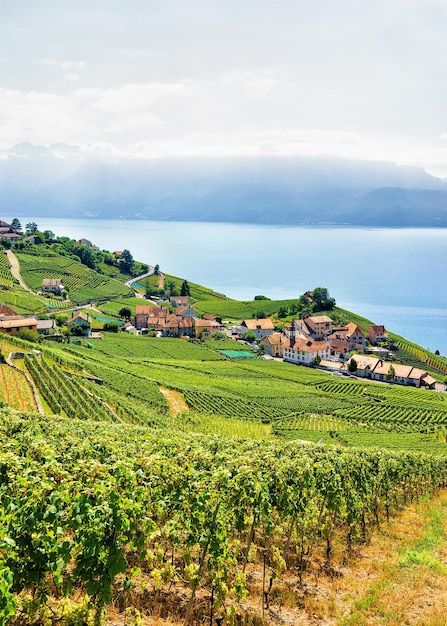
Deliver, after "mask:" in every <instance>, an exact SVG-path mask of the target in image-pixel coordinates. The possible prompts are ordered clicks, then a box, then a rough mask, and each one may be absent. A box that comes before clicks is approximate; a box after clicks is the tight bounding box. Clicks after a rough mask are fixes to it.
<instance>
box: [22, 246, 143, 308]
mask: <svg viewBox="0 0 447 626" xmlns="http://www.w3.org/2000/svg"><path fill="white" fill-rule="evenodd" d="M17 258H18V259H19V262H20V271H21V274H22V278H23V279H24V281H25V282H26V283H27V285H29V287H30V288H31V289H33V291H36V292H37V291H39V290H40V288H41V285H42V279H43V278H60V279H61V280H62V282H63V284H64V286H65V287H66V288H67V290H68V293H69V297H70V300H71V301H72V302H75V303H76V302H84V301H87V300H92V301H94V300H101V299H107V298H112V297H122V296H125V295H132V293H133V291H132V290H131V289H129V288H128V287H126V286H125V285H124V284H123V283H122V282H121V281H120V280H118V279H116V278H109V277H108V276H105V275H103V274H99V273H98V272H96V271H94V270H92V269H90V268H88V267H86V266H85V265H83V264H82V263H80V262H78V261H74V260H73V259H71V258H69V257H64V256H61V255H59V254H56V253H55V252H52V251H51V250H47V249H45V250H40V249H36V250H34V249H33V251H32V254H31V253H30V252H28V251H27V252H17Z"/></svg>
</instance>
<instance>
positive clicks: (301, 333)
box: [239, 315, 436, 389]
mask: <svg viewBox="0 0 447 626" xmlns="http://www.w3.org/2000/svg"><path fill="white" fill-rule="evenodd" d="M332 324H333V322H332V319H331V318H330V317H328V316H327V315H318V316H315V317H312V316H308V317H305V318H304V319H298V320H294V321H293V322H291V324H289V325H288V326H287V327H286V328H285V329H284V331H283V332H281V333H279V332H275V331H274V327H273V323H272V320H270V319H258V320H244V321H243V322H242V324H241V325H240V327H239V328H240V332H242V333H244V332H246V331H248V330H250V331H252V332H253V333H254V334H255V335H256V338H257V339H258V340H259V343H260V345H261V346H262V347H263V349H264V352H265V353H266V354H268V355H270V356H271V357H276V358H281V359H283V360H284V361H287V362H289V363H297V364H300V365H314V364H318V365H319V366H320V367H324V368H326V369H328V370H332V371H339V372H340V373H348V367H347V365H348V360H349V358H350V355H351V354H352V353H353V352H355V353H356V354H355V355H354V357H353V359H354V361H355V365H356V369H355V370H354V373H355V375H356V376H359V377H363V378H370V379H372V380H378V381H387V382H394V383H397V384H401V385H411V386H414V387H427V388H430V389H431V388H433V387H434V386H435V383H436V381H435V379H434V378H433V377H431V376H430V375H429V374H427V372H424V371H423V370H421V369H418V368H416V367H412V366H411V365H402V364H400V363H395V362H390V361H385V360H384V358H383V357H386V356H389V351H388V350H386V349H384V348H379V347H375V346H376V345H377V344H378V343H380V342H383V341H386V340H387V339H388V334H387V332H386V329H385V328H384V326H371V327H370V329H369V332H368V337H365V335H364V333H363V331H362V330H361V328H359V326H357V324H354V323H353V322H349V323H348V324H346V325H345V326H341V327H334V326H333V325H332ZM367 339H368V342H367ZM365 352H369V353H372V354H375V356H367V355H366V354H365ZM378 357H379V358H378Z"/></svg>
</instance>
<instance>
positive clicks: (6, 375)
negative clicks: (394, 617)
mask: <svg viewBox="0 0 447 626" xmlns="http://www.w3.org/2000/svg"><path fill="white" fill-rule="evenodd" d="M222 343H225V342H219V341H214V342H206V343H205V344H196V343H192V342H185V341H182V340H178V339H172V338H151V337H146V336H142V337H139V336H129V335H127V334H125V333H119V334H117V335H115V334H105V335H104V338H103V339H102V340H97V341H95V345H94V349H93V350H92V349H90V348H88V347H87V341H81V342H80V345H75V344H73V343H67V344H57V343H43V344H40V345H39V353H40V354H39V353H38V354H36V353H32V352H31V349H32V348H33V347H34V346H33V344H29V343H27V342H26V341H23V340H20V339H17V338H14V337H8V338H5V340H3V341H2V352H3V354H7V353H8V352H10V351H18V352H25V353H28V356H26V357H25V358H24V359H22V360H21V361H20V365H21V366H22V365H23V368H24V369H25V368H26V370H27V372H28V373H29V375H30V376H31V378H32V380H33V381H34V385H35V387H36V388H37V389H38V391H39V394H40V396H41V399H42V403H43V405H44V408H46V412H47V413H48V415H46V416H36V415H31V414H29V413H27V414H25V412H24V411H32V410H35V406H34V405H33V404H32V395H31V396H30V400H26V396H25V393H24V390H25V388H26V386H27V383H26V381H25V379H24V377H23V375H22V374H21V373H20V372H18V371H17V370H13V368H11V367H10V366H9V365H1V366H0V394H2V395H0V397H3V401H4V402H6V403H7V404H9V405H10V406H11V407H12V408H15V409H17V411H13V410H12V409H9V408H8V407H6V406H0V433H1V434H2V441H3V442H4V445H3V447H2V450H1V451H0V500H1V504H2V506H1V507H0V589H1V590H2V593H3V598H4V600H3V604H2V603H1V602H0V622H1V623H7V620H6V618H7V617H8V618H9V617H11V616H13V615H15V616H16V618H14V619H15V620H16V621H14V619H12V621H11V620H10V623H11V624H14V625H15V624H17V625H19V624H28V623H36V624H38V623H45V624H49V625H51V626H53V625H54V626H56V624H62V625H64V624H70V623H74V622H70V621H69V620H70V619H72V617H70V616H71V615H72V613H71V612H76V611H78V613H79V612H81V613H82V612H83V613H82V614H83V615H84V617H83V618H82V619H83V620H84V623H85V624H93V620H94V616H95V615H96V622H97V624H98V625H99V624H100V622H101V618H102V617H101V616H102V615H103V610H104V608H105V607H106V606H107V605H110V603H113V604H114V606H115V607H120V610H122V611H125V610H126V609H130V608H131V607H132V606H134V603H136V604H138V606H139V607H140V609H141V610H142V611H143V612H145V613H146V614H148V615H149V614H154V612H155V611H158V610H159V609H158V608H157V607H159V606H160V604H163V602H164V603H165V604H166V603H167V602H168V598H171V601H170V604H169V606H170V609H169V610H170V611H171V612H172V615H174V616H175V617H176V618H177V619H178V620H182V621H183V622H184V623H190V624H196V623H202V622H205V620H206V621H207V622H208V623H210V617H211V616H214V618H218V619H220V618H225V621H224V622H223V623H224V624H237V623H239V624H243V623H244V622H243V621H240V620H242V619H245V618H246V619H247V620H248V617H247V616H248V615H249V614H250V611H252V608H250V607H252V606H253V602H255V606H259V603H258V604H256V602H257V600H253V597H252V596H253V594H255V595H256V594H266V595H263V596H262V599H263V601H264V602H263V604H262V607H264V608H262V612H264V611H265V613H266V615H267V614H268V607H269V605H271V606H274V607H278V606H279V605H278V604H275V603H276V602H277V598H278V597H279V594H280V590H281V589H284V588H285V585H286V582H285V581H287V585H289V587H290V589H294V590H295V591H294V592H293V593H298V591H297V590H299V589H302V588H303V585H304V581H305V580H310V578H309V577H311V579H312V580H313V581H315V580H318V576H321V575H322V572H327V573H330V575H334V576H335V575H336V573H337V568H338V567H339V563H340V561H339V560H337V559H340V560H341V561H343V558H345V556H346V555H349V554H351V551H352V550H354V552H355V550H356V549H357V548H358V546H360V545H362V543H364V542H365V541H367V540H368V538H369V537H370V536H371V533H372V532H374V530H375V529H376V528H377V527H379V526H380V525H381V524H383V523H384V522H386V520H387V519H389V517H390V516H391V515H393V514H394V512H396V511H398V510H399V509H401V508H402V507H403V506H405V505H406V504H407V503H408V502H410V501H412V500H413V499H415V498H417V497H418V496H420V495H422V494H424V493H426V492H433V491H434V490H436V489H437V488H439V487H444V486H445V485H446V483H447V445H446V443H445V442H446V436H447V396H446V395H445V394H443V393H438V392H435V391H427V390H421V389H412V388H400V387H397V386H390V385H383V384H382V385H379V384H374V383H372V382H369V381H366V380H361V381H359V380H352V379H341V378H335V377H333V376H330V375H329V374H326V373H324V372H323V371H319V370H316V369H311V368H306V367H301V366H295V365H292V364H288V363H283V362H275V361H263V360H258V359H257V360H250V361H235V362H231V361H229V360H227V359H225V358H223V357H222V355H221V354H219V352H218V350H219V349H220V348H221V347H222ZM160 388H165V389H171V390H175V391H178V392H180V393H181V394H182V396H183V398H184V400H185V401H186V403H187V405H188V407H189V410H188V411H184V412H183V413H181V414H179V415H178V416H175V417H171V415H170V414H169V410H168V409H169V407H168V404H167V401H166V399H165V397H164V396H163V394H162V393H161V391H160ZM12 389H13V390H14V391H13V392H11V390H12ZM18 389H21V390H22V391H20V393H18V392H17V391H16V390H18ZM7 390H10V394H9V395H7V393H6V391H7ZM14 402H15V404H14ZM336 555H338V556H337V557H336ZM343 555H345V556H343ZM254 576H258V579H259V580H260V585H261V589H260V588H259V586H258V587H256V586H255V585H253V577H254ZM306 577H307V578H306ZM313 584H315V583H313ZM2 585H3V586H2ZM289 587H287V588H289ZM74 590H75V593H74ZM290 593H292V592H290ZM49 594H51V599H50V598H49ZM161 598H163V599H164V600H163V602H160V599H161ZM294 598H295V600H294V602H295V605H296V604H297V602H298V600H297V599H296V597H295V596H294ZM275 610H276V609H275ZM73 614H74V613H73ZM155 614H156V613H155ZM238 614H240V615H241V617H240V619H239V618H238V619H239V622H238V621H237V619H236V617H235V616H236V615H238ZM256 614H257V615H258V617H259V615H260V613H259V611H258V612H257V613H256ZM243 616H246V617H243ZM2 619H3V622H2ZM73 619H74V618H73ZM259 619H260V618H259ZM33 620H34V622H33ZM89 620H90V621H89ZM245 623H247V624H248V623H249V622H248V621H247V622H245ZM259 623H261V622H259Z"/></svg>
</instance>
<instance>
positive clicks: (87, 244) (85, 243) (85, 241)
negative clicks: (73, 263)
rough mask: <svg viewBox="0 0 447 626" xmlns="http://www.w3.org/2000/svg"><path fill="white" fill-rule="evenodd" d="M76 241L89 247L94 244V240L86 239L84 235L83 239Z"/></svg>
mask: <svg viewBox="0 0 447 626" xmlns="http://www.w3.org/2000/svg"><path fill="white" fill-rule="evenodd" d="M76 243H77V244H79V245H80V246H86V247H87V248H91V247H92V246H93V244H92V242H91V241H89V240H88V239H85V238H84V237H82V239H78V241H77V242H76Z"/></svg>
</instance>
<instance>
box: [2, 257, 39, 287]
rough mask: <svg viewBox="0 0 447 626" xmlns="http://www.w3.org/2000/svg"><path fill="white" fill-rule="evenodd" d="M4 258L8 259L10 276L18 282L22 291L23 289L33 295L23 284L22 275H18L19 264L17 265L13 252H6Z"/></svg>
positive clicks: (17, 261)
mask: <svg viewBox="0 0 447 626" xmlns="http://www.w3.org/2000/svg"><path fill="white" fill-rule="evenodd" d="M6 256H7V257H8V261H9V265H10V268H11V274H12V275H13V276H14V278H15V279H16V280H18V281H19V284H20V286H21V287H22V288H23V289H25V291H29V292H30V293H34V291H33V290H32V289H30V288H29V287H28V285H27V284H26V283H25V281H24V280H23V278H22V275H21V273H20V263H19V260H18V258H17V257H16V255H15V254H14V252H13V251H12V250H7V251H6Z"/></svg>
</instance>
